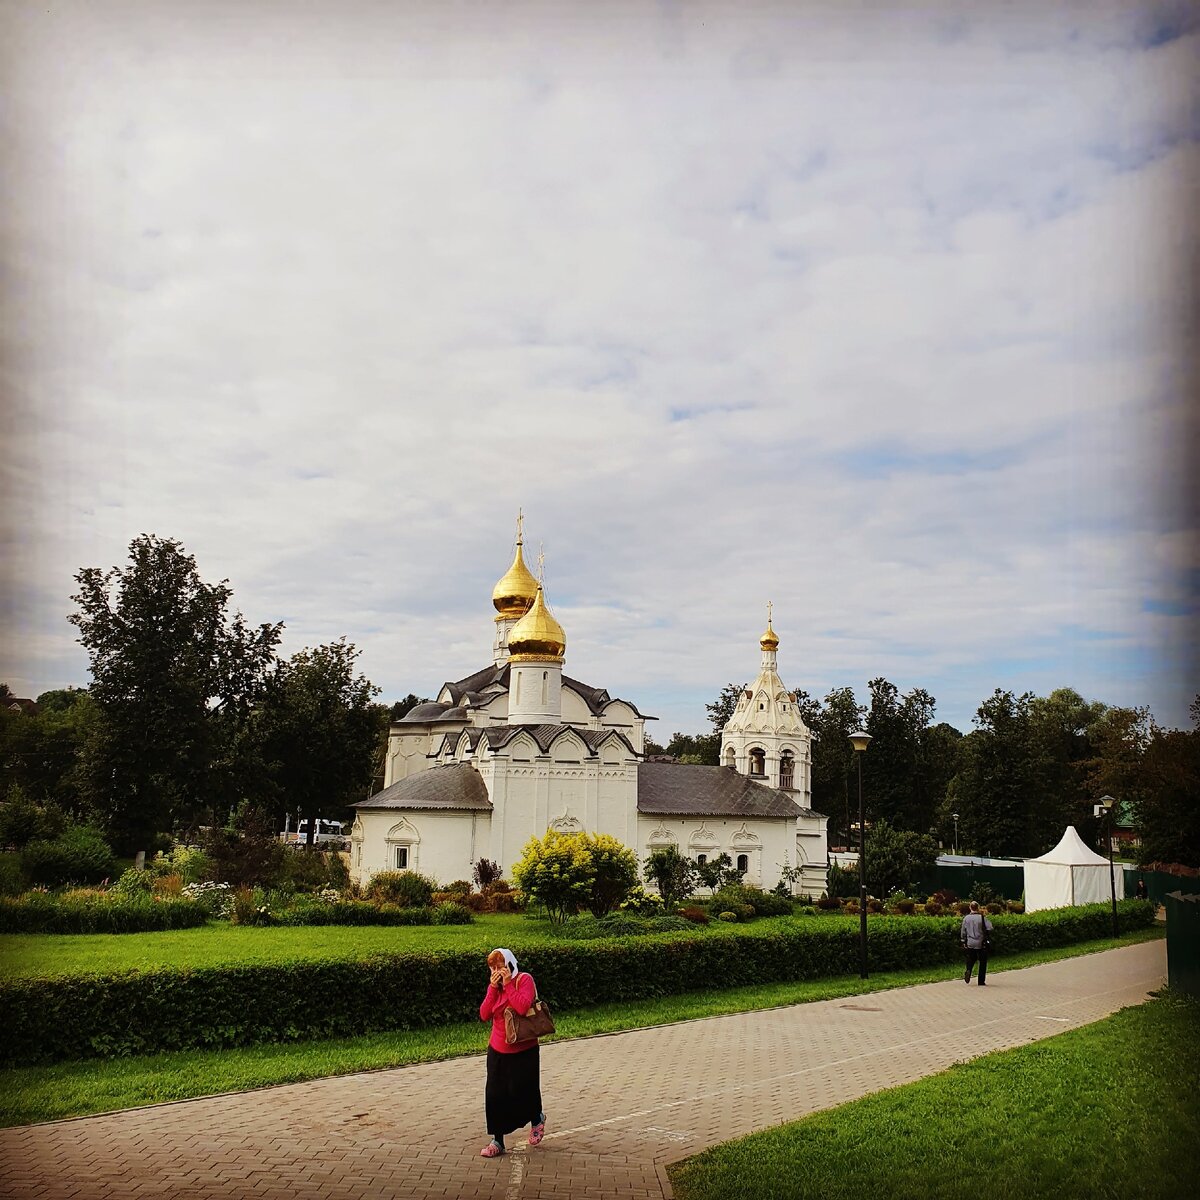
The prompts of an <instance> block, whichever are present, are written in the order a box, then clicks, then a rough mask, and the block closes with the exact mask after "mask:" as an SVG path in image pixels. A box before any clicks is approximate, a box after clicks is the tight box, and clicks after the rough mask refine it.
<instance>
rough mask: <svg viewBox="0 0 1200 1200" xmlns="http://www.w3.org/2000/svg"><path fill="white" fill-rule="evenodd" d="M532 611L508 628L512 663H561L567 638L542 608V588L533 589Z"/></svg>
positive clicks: (547, 610) (539, 585)
mask: <svg viewBox="0 0 1200 1200" xmlns="http://www.w3.org/2000/svg"><path fill="white" fill-rule="evenodd" d="M536 587H537V593H536V595H535V596H534V598H533V607H532V608H530V610H529V611H528V612H527V613H526V614H525V615H524V616H523V617H522V618H521V619H520V620H519V621H518V622H517V623H516V624H515V625H514V626H513V627H512V630H511V632H510V633H509V635H508V653H509V657H510V659H511V661H512V662H562V660H563V655H564V654H566V652H567V635H566V634H565V633H564V632H563V627H562V626H561V625H560V624H559V623H558V622H557V621H556V620H555V619H554V617H553V616H552V615H551V613H550V610H549V609H548V608H547V607H546V600H545V597H544V596H543V595H542V585H541V584H540V583H539V584H537V585H536Z"/></svg>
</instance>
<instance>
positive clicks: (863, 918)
mask: <svg viewBox="0 0 1200 1200" xmlns="http://www.w3.org/2000/svg"><path fill="white" fill-rule="evenodd" d="M870 741H871V735H870V734H869V733H867V731H866V730H865V729H860V730H858V732H857V733H852V734H851V735H850V745H852V746H853V747H854V757H855V758H856V759H857V760H858V973H859V976H860V977H861V978H863V979H866V977H867V823H866V817H865V815H864V813H863V793H862V752H863V751H864V750H865V749H866V748H867V746H868V745H869V744H870Z"/></svg>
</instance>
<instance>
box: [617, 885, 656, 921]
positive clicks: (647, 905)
mask: <svg viewBox="0 0 1200 1200" xmlns="http://www.w3.org/2000/svg"><path fill="white" fill-rule="evenodd" d="M621 910H622V911H623V912H633V913H638V914H639V915H641V916H643V917H653V916H661V915H662V913H663V902H662V897H661V896H657V895H655V894H654V893H653V892H648V891H646V889H645V888H644V887H642V885H641V884H640V883H639V884H635V885H634V887H633V888H632V890H631V891H630V893H629V895H628V896H626V897H625V902H624V903H623V904H622V905H621Z"/></svg>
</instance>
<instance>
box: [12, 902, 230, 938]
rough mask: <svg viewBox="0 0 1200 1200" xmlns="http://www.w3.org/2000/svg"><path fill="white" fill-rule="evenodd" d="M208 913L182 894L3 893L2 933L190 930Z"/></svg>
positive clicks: (203, 921) (199, 923) (204, 908)
mask: <svg viewBox="0 0 1200 1200" xmlns="http://www.w3.org/2000/svg"><path fill="white" fill-rule="evenodd" d="M208 917H209V913H208V908H207V907H206V906H205V905H203V904H200V903H198V902H197V901H195V900H189V899H186V898H184V897H182V896H171V897H166V898H163V899H160V900H155V899H152V898H151V897H150V896H147V895H140V896H138V895H128V894H126V895H120V894H118V895H116V896H111V895H108V896H106V895H102V894H100V895H95V896H87V897H84V896H67V897H59V896H53V895H50V894H49V893H47V892H27V893H26V894H25V895H23V896H0V933H150V932H153V931H156V930H161V929H191V928H193V927H195V926H197V925H203V924H204V923H205V922H206V921H207V920H208Z"/></svg>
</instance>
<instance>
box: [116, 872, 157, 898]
mask: <svg viewBox="0 0 1200 1200" xmlns="http://www.w3.org/2000/svg"><path fill="white" fill-rule="evenodd" d="M109 891H110V892H112V893H113V894H114V895H117V896H149V895H150V893H151V892H153V891H154V874H153V872H151V871H137V870H134V868H133V867H130V868H129V870H127V871H122V872H121V877H120V878H119V879H118V880H117V882H116V883H114V884H113V885H112V887H110V888H109Z"/></svg>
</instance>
